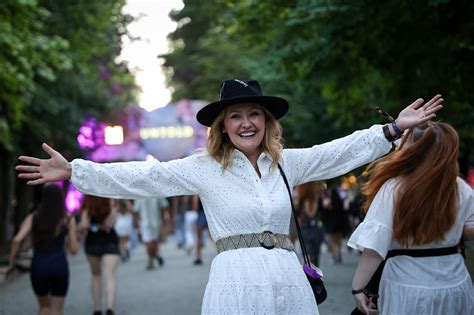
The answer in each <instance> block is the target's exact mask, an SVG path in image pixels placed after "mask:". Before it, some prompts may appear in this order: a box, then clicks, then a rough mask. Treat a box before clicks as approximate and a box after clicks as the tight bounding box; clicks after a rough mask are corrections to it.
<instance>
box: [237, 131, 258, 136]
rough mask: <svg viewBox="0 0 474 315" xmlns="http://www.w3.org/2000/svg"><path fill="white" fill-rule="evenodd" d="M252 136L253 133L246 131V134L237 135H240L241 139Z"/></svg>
mask: <svg viewBox="0 0 474 315" xmlns="http://www.w3.org/2000/svg"><path fill="white" fill-rule="evenodd" d="M254 134H255V132H253V131H247V132H241V133H239V135H240V136H241V137H250V136H253V135H254Z"/></svg>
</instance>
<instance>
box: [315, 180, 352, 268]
mask: <svg viewBox="0 0 474 315" xmlns="http://www.w3.org/2000/svg"><path fill="white" fill-rule="evenodd" d="M319 209H320V210H319V212H320V214H321V221H322V223H323V227H324V232H325V234H326V239H327V242H328V247H329V251H330V253H331V263H332V264H340V263H342V248H341V245H342V238H343V237H344V231H345V226H346V224H345V222H346V216H345V213H344V204H343V201H342V199H341V197H340V196H339V192H338V188H337V187H336V186H331V187H329V188H327V189H326V190H324V191H323V192H322V194H321V198H320V201H319Z"/></svg>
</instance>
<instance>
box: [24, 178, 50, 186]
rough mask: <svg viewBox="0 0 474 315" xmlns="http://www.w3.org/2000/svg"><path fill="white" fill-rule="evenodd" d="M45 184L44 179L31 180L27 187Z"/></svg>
mask: <svg viewBox="0 0 474 315" xmlns="http://www.w3.org/2000/svg"><path fill="white" fill-rule="evenodd" d="M44 183H46V181H45V180H44V178H38V179H37V180H30V181H28V182H26V184H27V185H40V184H44Z"/></svg>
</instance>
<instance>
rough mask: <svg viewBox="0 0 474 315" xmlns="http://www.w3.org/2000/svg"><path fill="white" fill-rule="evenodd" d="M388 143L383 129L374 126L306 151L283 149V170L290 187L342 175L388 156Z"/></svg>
mask: <svg viewBox="0 0 474 315" xmlns="http://www.w3.org/2000/svg"><path fill="white" fill-rule="evenodd" d="M390 149H391V143H390V142H388V141H387V139H385V137H384V135H383V132H382V126H381V125H374V126H372V127H370V128H369V129H364V130H359V131H356V132H354V133H352V134H351V135H349V136H346V137H343V138H340V139H336V140H333V141H331V142H327V143H324V144H320V145H315V146H313V147H311V148H305V149H286V150H284V154H283V159H284V166H283V167H284V168H285V171H286V172H288V175H289V176H288V177H289V178H291V180H292V181H293V183H292V184H293V185H298V184H302V183H305V182H309V181H314V180H322V179H329V178H333V177H337V176H340V175H343V174H345V173H347V172H349V171H351V170H353V169H355V168H357V167H359V166H362V165H364V164H367V163H369V162H371V161H373V160H375V159H376V158H378V157H380V156H382V155H384V154H387V153H388V152H389V151H390Z"/></svg>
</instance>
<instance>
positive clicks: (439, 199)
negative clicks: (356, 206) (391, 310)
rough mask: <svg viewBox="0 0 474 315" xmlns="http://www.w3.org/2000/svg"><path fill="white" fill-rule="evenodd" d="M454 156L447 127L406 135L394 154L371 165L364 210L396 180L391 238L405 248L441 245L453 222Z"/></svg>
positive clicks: (453, 138) (455, 144) (454, 137)
mask: <svg viewBox="0 0 474 315" xmlns="http://www.w3.org/2000/svg"><path fill="white" fill-rule="evenodd" d="M458 154H459V137H458V134H457V133H456V131H455V130H454V128H453V127H451V126H450V125H448V124H445V123H431V122H429V123H426V124H424V125H422V126H419V127H416V128H414V129H412V130H410V131H408V134H407V135H406V136H405V137H404V139H403V141H402V144H401V146H400V148H399V149H398V150H396V151H394V152H393V153H391V154H389V155H388V156H386V157H384V158H382V159H380V160H378V161H375V162H373V163H372V164H371V165H370V166H369V168H368V171H369V174H370V178H369V180H368V182H367V183H366V184H365V185H364V186H363V189H362V192H363V194H364V195H365V196H366V197H367V200H366V202H365V204H364V209H365V210H366V211H367V210H368V208H369V207H370V205H371V203H372V201H373V200H374V198H375V195H376V193H377V192H378V191H379V189H380V187H382V185H383V184H384V183H385V182H386V181H387V180H389V179H391V178H397V185H396V188H395V191H394V196H395V198H394V205H393V206H394V211H393V239H395V240H396V241H397V242H399V243H400V244H402V245H404V246H408V245H423V244H429V243H432V242H436V241H441V240H443V239H444V234H445V233H446V232H447V231H448V230H449V229H450V228H451V227H452V226H453V225H454V223H455V220H456V206H457V204H456V203H457V185H456V178H457V176H458V173H459V166H458V162H457V160H458Z"/></svg>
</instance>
